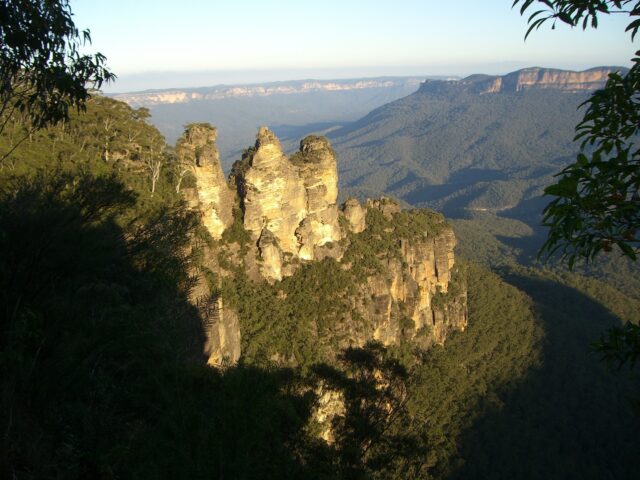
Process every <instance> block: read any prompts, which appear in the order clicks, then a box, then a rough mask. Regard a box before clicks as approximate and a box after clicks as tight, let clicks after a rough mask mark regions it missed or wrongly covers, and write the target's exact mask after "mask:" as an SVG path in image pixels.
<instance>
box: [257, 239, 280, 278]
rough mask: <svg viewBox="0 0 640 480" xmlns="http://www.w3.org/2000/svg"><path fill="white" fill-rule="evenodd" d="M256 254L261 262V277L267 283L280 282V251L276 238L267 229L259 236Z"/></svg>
mask: <svg viewBox="0 0 640 480" xmlns="http://www.w3.org/2000/svg"><path fill="white" fill-rule="evenodd" d="M258 252H259V253H260V259H261V260H262V264H261V267H262V268H261V269H260V273H261V274H262V276H263V277H264V278H266V279H267V281H269V282H273V281H278V280H282V250H281V249H280V245H278V240H277V239H276V237H275V236H274V235H273V233H271V231H270V230H269V229H267V228H264V229H263V230H262V233H261V234H260V239H259V240H258Z"/></svg>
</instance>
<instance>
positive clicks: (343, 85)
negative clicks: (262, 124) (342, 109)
mask: <svg viewBox="0 0 640 480" xmlns="http://www.w3.org/2000/svg"><path fill="white" fill-rule="evenodd" d="M432 78H434V79H442V80H453V79H455V78H457V77H451V76H449V77H445V76H442V77H436V76H434V77H432ZM424 79H425V77H423V76H412V77H374V78H354V79H336V80H316V79H305V80H294V81H285V82H270V83H256V84H248V85H216V86H211V87H201V88H171V89H162V90H146V91H141V92H130V93H119V94H114V95H111V96H112V97H113V98H116V99H118V100H121V101H123V102H126V103H128V104H129V105H131V106H150V105H161V104H171V103H189V102H194V101H202V100H222V99H226V98H240V97H259V96H261V97H265V96H271V95H292V94H299V93H311V92H330V91H334V92H339V91H349V90H364V89H380V88H382V89H384V88H392V87H400V86H406V85H409V86H415V88H416V89H417V88H418V87H419V85H420V84H421V83H422V82H423V81H424Z"/></svg>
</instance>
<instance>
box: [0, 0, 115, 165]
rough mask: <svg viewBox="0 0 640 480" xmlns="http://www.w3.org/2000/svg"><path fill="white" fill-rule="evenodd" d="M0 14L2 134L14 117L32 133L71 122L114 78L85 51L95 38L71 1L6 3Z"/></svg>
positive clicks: (101, 60) (99, 57)
mask: <svg viewBox="0 0 640 480" xmlns="http://www.w3.org/2000/svg"><path fill="white" fill-rule="evenodd" d="M0 13H1V14H0V18H1V19H2V20H1V21H0V39H1V43H2V49H1V51H0V121H1V125H2V127H0V133H1V132H2V130H3V129H4V126H5V125H6V122H7V121H8V119H9V118H11V117H12V116H13V115H14V113H15V114H19V115H20V116H21V117H22V118H23V119H24V120H25V128H27V129H28V130H29V132H33V131H34V130H35V129H39V128H43V127H45V126H47V125H53V124H55V123H57V122H60V121H62V120H67V119H68V118H69V112H70V110H71V109H77V110H84V108H85V104H86V102H87V101H88V99H89V98H90V93H89V90H90V89H91V88H100V86H101V85H102V84H103V83H104V82H109V81H111V80H113V79H114V78H115V75H114V74H113V73H111V72H110V71H109V70H108V69H107V68H106V67H105V66H104V62H105V57H104V56H103V55H102V54H100V53H97V54H95V55H86V54H83V53H81V50H82V48H83V46H84V45H85V44H86V43H90V42H91V36H90V34H89V30H84V31H82V32H80V31H79V30H78V28H77V27H76V26H75V24H74V22H73V18H72V16H73V14H72V13H71V7H70V5H69V2H68V0H56V1H42V0H34V1H30V2H24V1H20V0H3V1H2V3H1V4H0ZM10 153H11V150H3V157H2V159H4V158H5V157H6V156H7V155H9V154H10Z"/></svg>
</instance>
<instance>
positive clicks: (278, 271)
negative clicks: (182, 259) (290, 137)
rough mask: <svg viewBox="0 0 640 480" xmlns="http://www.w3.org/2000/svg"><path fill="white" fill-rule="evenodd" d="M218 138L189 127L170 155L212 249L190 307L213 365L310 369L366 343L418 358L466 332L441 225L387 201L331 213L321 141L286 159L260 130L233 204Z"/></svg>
mask: <svg viewBox="0 0 640 480" xmlns="http://www.w3.org/2000/svg"><path fill="white" fill-rule="evenodd" d="M215 134H216V131H215V129H214V128H213V127H210V126H206V125H202V124H192V125H189V126H188V127H187V129H186V130H185V133H184V135H183V137H182V138H181V139H180V140H179V142H178V148H177V150H178V153H179V155H180V157H181V159H182V162H183V163H185V164H190V165H191V170H192V175H193V177H194V179H195V184H194V186H193V187H191V188H187V189H184V190H183V193H184V195H185V196H186V197H187V198H188V199H195V200H192V201H190V202H189V205H190V207H191V208H192V209H193V210H194V211H196V212H198V213H199V214H200V216H201V218H202V221H203V226H204V227H205V229H206V231H207V233H208V235H209V236H210V237H211V238H212V239H213V240H214V241H213V242H211V243H210V245H208V247H207V248H206V249H205V255H204V257H205V259H208V261H205V263H204V265H203V268H202V269H201V271H200V272H196V273H197V276H198V278H199V280H198V288H197V289H196V293H194V295H193V296H192V300H193V302H194V304H195V305H196V306H199V308H200V312H201V314H202V316H203V318H204V319H205V320H204V323H205V326H206V332H205V333H206V335H207V346H206V354H207V355H208V356H209V362H210V363H212V364H220V363H224V362H226V361H230V362H235V361H237V360H238V359H239V358H240V355H241V354H242V355H244V357H245V358H253V359H254V360H255V361H258V360H259V359H260V358H269V359H275V360H277V361H279V362H283V363H286V364H290V363H292V362H293V363H294V364H302V365H307V364H309V363H310V362H311V361H323V360H326V359H328V358H332V357H333V356H334V355H335V353H336V352H337V351H338V350H339V349H341V348H346V347H349V346H352V345H359V346H363V345H365V344H366V343H367V342H368V341H371V340H377V341H380V342H381V343H383V344H384V345H401V344H403V343H405V341H407V340H410V341H412V343H413V344H415V345H420V346H422V347H427V346H429V345H431V344H433V343H440V344H442V343H444V341H445V339H446V337H447V334H448V333H449V332H450V331H451V330H464V328H465V327H466V325H467V321H468V319H467V308H466V295H467V293H466V286H465V283H464V276H463V275H462V274H461V272H459V268H458V266H457V265H456V262H455V257H454V252H453V249H454V247H455V245H456V239H455V236H454V234H453V230H452V229H451V227H450V226H449V225H447V224H446V223H445V221H444V218H443V217H442V216H441V215H439V214H436V213H435V212H430V211H421V210H415V211H401V209H400V207H399V205H398V204H397V203H395V202H393V201H391V200H389V199H386V198H382V199H379V200H369V201H367V203H366V205H365V207H364V208H363V207H362V206H361V205H360V204H359V202H357V201H356V200H353V199H352V200H350V201H349V202H347V203H345V204H344V205H343V206H342V207H341V208H340V209H339V208H338V205H337V197H338V190H337V184H338V177H337V166H336V156H335V153H334V151H333V149H332V148H331V145H330V144H329V142H328V141H327V140H326V138H323V137H317V136H308V137H306V138H304V139H303V140H302V141H301V142H300V149H299V151H298V152H297V153H296V154H294V155H292V156H291V157H288V156H287V155H285V154H284V153H283V151H282V147H281V145H280V141H279V140H278V138H277V137H276V136H275V135H274V134H273V132H271V131H270V130H269V129H267V128H266V127H262V128H260V130H259V131H258V135H257V137H256V143H255V145H254V146H253V147H251V148H249V149H247V150H246V153H245V155H244V157H243V159H242V160H239V161H237V162H236V163H235V164H234V166H233V169H232V171H231V175H230V178H229V185H231V186H232V188H233V189H234V199H233V201H232V202H230V199H231V198H232V194H231V191H230V190H229V187H228V185H227V181H226V179H225V178H224V176H223V175H222V173H221V170H220V165H219V163H218V162H217V158H218V157H217V155H216V152H217V150H216V147H215ZM221 192H222V193H224V194H225V195H222V193H221ZM232 211H235V213H234V214H232ZM232 216H234V217H235V218H233V221H232ZM225 219H226V220H225ZM309 288H311V290H309ZM321 292H322V293H321ZM319 293H321V295H320V296H318V294H319ZM301 294H302V295H301ZM256 302H258V304H257V305H258V306H259V308H256V306H257V305H256ZM262 302H264V303H262ZM310 306H311V308H310ZM265 312H269V314H268V315H266V316H265Z"/></svg>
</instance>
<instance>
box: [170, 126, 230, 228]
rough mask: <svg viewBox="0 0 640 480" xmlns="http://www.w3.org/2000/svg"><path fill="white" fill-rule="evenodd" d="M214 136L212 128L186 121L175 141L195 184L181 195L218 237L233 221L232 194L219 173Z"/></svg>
mask: <svg viewBox="0 0 640 480" xmlns="http://www.w3.org/2000/svg"><path fill="white" fill-rule="evenodd" d="M216 136H217V131H216V129H215V128H213V127H211V126H210V125H207V124H194V125H190V126H188V127H187V129H186V130H185V132H184V134H183V135H182V137H181V138H180V140H179V141H178V144H177V147H176V152H177V155H178V158H179V161H180V163H181V165H182V166H183V168H188V169H189V170H190V171H191V173H192V174H193V176H194V177H195V181H196V188H195V189H194V190H193V191H187V192H185V195H186V196H187V198H188V199H189V200H190V202H189V203H190V205H191V206H192V208H194V209H196V210H198V211H199V212H200V213H201V214H202V223H203V224H204V226H205V228H206V229H207V230H208V231H209V233H210V234H211V236H212V237H213V238H216V239H218V238H220V237H221V236H222V232H223V231H224V230H225V229H226V228H227V227H229V226H230V225H231V224H232V223H233V215H232V212H233V204H234V197H233V192H232V191H231V190H230V189H229V188H228V186H227V182H226V179H225V177H224V174H223V173H222V167H221V166H220V155H219V154H218V149H217V148H216V144H215V141H216Z"/></svg>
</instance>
